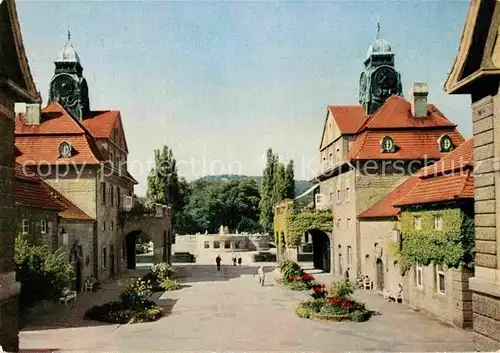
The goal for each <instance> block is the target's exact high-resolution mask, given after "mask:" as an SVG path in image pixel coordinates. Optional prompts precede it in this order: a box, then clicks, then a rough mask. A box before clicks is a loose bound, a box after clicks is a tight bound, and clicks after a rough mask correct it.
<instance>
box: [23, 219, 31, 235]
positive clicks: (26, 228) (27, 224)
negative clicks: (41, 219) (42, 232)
mask: <svg viewBox="0 0 500 353" xmlns="http://www.w3.org/2000/svg"><path fill="white" fill-rule="evenodd" d="M22 225H23V228H22V234H23V235H26V234H28V233H29V231H30V221H29V220H27V219H23V224H22Z"/></svg>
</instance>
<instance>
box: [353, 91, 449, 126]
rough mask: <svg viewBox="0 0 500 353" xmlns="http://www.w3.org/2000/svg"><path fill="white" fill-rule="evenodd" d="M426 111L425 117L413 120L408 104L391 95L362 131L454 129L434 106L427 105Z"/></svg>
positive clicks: (402, 99)
mask: <svg viewBox="0 0 500 353" xmlns="http://www.w3.org/2000/svg"><path fill="white" fill-rule="evenodd" d="M427 111H428V115H427V117H425V118H415V117H414V116H413V115H412V113H411V104H410V102H408V101H407V100H405V99H404V98H402V97H400V96H397V95H393V96H391V97H389V98H388V99H387V100H386V101H385V103H384V104H383V105H382V106H381V107H380V108H379V109H378V110H377V111H376V112H375V113H374V114H373V116H372V117H371V118H370V119H369V120H368V121H367V123H366V124H365V126H364V127H363V130H365V129H387V128H392V129H396V128H401V129H406V128H412V129H426V128H436V127H448V128H453V127H456V124H454V123H452V122H451V121H449V120H448V119H447V118H446V117H445V116H444V115H443V114H442V113H441V112H440V111H439V110H438V109H437V108H436V107H435V106H434V105H432V104H429V105H428V107H427Z"/></svg>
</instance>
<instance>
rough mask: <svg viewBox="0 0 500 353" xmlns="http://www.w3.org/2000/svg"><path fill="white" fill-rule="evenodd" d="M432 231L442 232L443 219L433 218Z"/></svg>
mask: <svg viewBox="0 0 500 353" xmlns="http://www.w3.org/2000/svg"><path fill="white" fill-rule="evenodd" d="M434 229H435V230H443V217H441V216H434Z"/></svg>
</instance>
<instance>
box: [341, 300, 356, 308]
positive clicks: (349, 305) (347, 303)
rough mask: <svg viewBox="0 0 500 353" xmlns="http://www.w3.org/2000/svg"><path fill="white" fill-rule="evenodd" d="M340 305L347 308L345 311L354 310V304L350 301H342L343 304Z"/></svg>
mask: <svg viewBox="0 0 500 353" xmlns="http://www.w3.org/2000/svg"><path fill="white" fill-rule="evenodd" d="M340 305H341V306H342V307H343V308H345V309H349V308H352V305H353V303H352V301H350V300H343V301H342V304H340Z"/></svg>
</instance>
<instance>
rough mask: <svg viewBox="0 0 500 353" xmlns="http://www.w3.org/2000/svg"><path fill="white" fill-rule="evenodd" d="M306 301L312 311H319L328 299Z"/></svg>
mask: <svg viewBox="0 0 500 353" xmlns="http://www.w3.org/2000/svg"><path fill="white" fill-rule="evenodd" d="M305 302H306V303H307V305H308V307H309V310H311V312H312V313H319V312H320V311H321V308H322V307H323V305H325V304H326V303H327V301H326V299H324V298H320V299H314V300H307V301H305Z"/></svg>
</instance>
